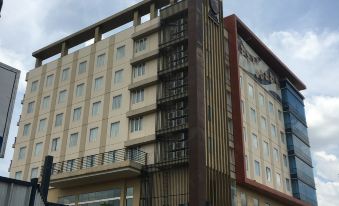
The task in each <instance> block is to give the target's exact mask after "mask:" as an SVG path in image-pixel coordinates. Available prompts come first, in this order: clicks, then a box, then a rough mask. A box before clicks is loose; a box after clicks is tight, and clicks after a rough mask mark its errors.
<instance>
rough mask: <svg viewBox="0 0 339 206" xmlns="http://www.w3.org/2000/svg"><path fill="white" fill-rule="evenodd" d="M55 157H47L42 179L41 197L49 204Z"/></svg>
mask: <svg viewBox="0 0 339 206" xmlns="http://www.w3.org/2000/svg"><path fill="white" fill-rule="evenodd" d="M52 166H53V156H46V157H45V162H44V167H43V168H44V169H43V171H42V179H41V196H42V198H43V200H44V201H45V202H47V196H48V188H49V182H50V180H51V173H52Z"/></svg>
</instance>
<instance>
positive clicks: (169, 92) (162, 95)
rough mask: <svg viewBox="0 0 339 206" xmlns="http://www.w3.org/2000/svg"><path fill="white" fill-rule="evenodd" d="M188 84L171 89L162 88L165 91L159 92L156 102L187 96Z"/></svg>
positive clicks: (160, 102)
mask: <svg viewBox="0 0 339 206" xmlns="http://www.w3.org/2000/svg"><path fill="white" fill-rule="evenodd" d="M187 88H188V85H187V84H184V85H181V86H178V87H176V88H173V89H164V90H165V91H163V92H159V94H158V104H162V103H165V102H170V101H173V100H177V99H181V98H183V97H186V96H187Z"/></svg>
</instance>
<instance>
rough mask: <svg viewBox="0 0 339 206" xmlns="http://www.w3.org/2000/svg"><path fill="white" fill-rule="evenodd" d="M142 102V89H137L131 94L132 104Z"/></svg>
mask: <svg viewBox="0 0 339 206" xmlns="http://www.w3.org/2000/svg"><path fill="white" fill-rule="evenodd" d="M142 101H144V89H138V90H135V91H133V92H132V104H136V103H139V102H142Z"/></svg>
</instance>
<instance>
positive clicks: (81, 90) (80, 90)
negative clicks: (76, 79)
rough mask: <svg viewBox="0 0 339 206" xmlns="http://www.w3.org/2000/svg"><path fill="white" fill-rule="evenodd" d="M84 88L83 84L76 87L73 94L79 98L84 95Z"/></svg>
mask: <svg viewBox="0 0 339 206" xmlns="http://www.w3.org/2000/svg"><path fill="white" fill-rule="evenodd" d="M84 88H85V84H84V83H82V84H79V85H77V88H76V91H75V94H76V96H77V97H81V96H82V95H83V94H84Z"/></svg>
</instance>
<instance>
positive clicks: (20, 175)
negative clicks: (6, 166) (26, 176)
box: [15, 171, 22, 180]
mask: <svg viewBox="0 0 339 206" xmlns="http://www.w3.org/2000/svg"><path fill="white" fill-rule="evenodd" d="M15 179H17V180H21V179H22V172H21V171H18V172H16V173H15Z"/></svg>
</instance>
